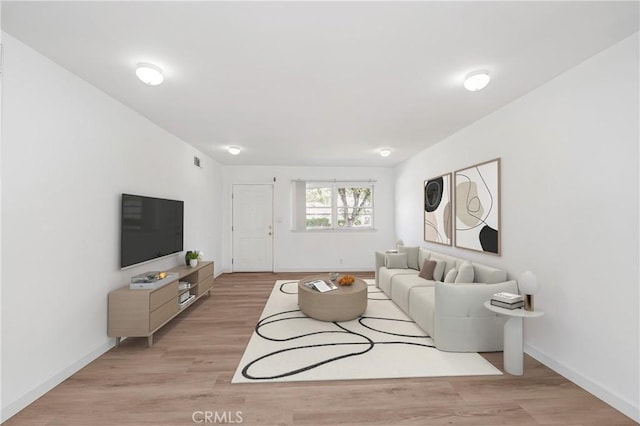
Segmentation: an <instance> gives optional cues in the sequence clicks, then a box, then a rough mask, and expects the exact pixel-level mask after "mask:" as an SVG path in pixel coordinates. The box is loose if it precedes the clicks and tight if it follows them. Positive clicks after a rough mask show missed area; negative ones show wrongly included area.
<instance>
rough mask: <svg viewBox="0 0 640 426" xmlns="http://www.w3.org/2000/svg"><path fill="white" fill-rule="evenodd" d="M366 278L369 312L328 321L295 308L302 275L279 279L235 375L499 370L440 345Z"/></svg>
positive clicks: (323, 376) (270, 377) (296, 377)
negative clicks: (293, 278)
mask: <svg viewBox="0 0 640 426" xmlns="http://www.w3.org/2000/svg"><path fill="white" fill-rule="evenodd" d="M367 281H368V282H369V287H368V289H369V303H368V307H367V311H366V312H365V315H363V316H362V317H360V318H358V319H355V320H352V321H345V322H339V323H337V322H324V321H317V320H314V319H311V318H308V317H306V316H305V315H304V314H303V313H302V312H300V310H299V309H298V303H297V302H298V296H297V294H298V293H297V290H298V288H297V281H284V280H280V281H277V282H276V285H275V286H274V289H273V291H272V293H271V296H270V297H269V300H268V301H267V303H266V305H265V308H264V311H263V313H262V315H261V319H260V320H259V321H258V324H256V327H255V331H254V334H253V335H252V337H251V340H250V341H249V344H248V345H247V349H246V350H245V353H244V355H243V357H242V360H241V362H240V365H239V366H238V369H237V371H236V373H235V375H234V377H233V380H232V383H247V382H251V383H256V382H268V381H304V380H345V379H372V378H391V377H434V376H455V375H486V374H501V373H500V371H499V370H497V369H496V368H495V367H493V366H492V365H491V364H489V363H488V362H487V361H486V360H485V359H484V358H482V357H481V356H479V355H478V354H475V353H450V352H441V351H439V350H437V349H435V347H434V346H433V340H432V339H431V338H430V337H429V336H427V335H426V334H425V333H424V331H423V330H422V329H421V328H420V327H418V326H417V325H416V324H415V323H414V322H413V321H412V320H411V319H410V318H408V317H407V316H406V315H405V314H404V313H403V312H402V311H401V310H400V309H399V308H398V307H397V306H396V305H395V303H393V302H392V301H391V300H389V299H388V298H387V296H386V295H385V294H384V293H382V292H381V291H380V290H379V289H377V288H376V287H375V286H374V285H373V284H372V280H367Z"/></svg>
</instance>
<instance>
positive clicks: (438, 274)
mask: <svg viewBox="0 0 640 426" xmlns="http://www.w3.org/2000/svg"><path fill="white" fill-rule="evenodd" d="M435 262H436V268H435V269H434V270H433V279H434V280H435V281H442V279H443V278H444V269H445V268H446V267H447V262H445V261H444V260H436V261H435Z"/></svg>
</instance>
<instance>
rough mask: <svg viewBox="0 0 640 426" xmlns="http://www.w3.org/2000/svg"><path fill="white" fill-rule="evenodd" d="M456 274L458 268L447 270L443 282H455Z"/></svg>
mask: <svg viewBox="0 0 640 426" xmlns="http://www.w3.org/2000/svg"><path fill="white" fill-rule="evenodd" d="M456 275H458V270H457V269H456V268H453V269H452V270H450V271H449V272H447V276H446V277H444V282H445V283H453V282H455V281H456Z"/></svg>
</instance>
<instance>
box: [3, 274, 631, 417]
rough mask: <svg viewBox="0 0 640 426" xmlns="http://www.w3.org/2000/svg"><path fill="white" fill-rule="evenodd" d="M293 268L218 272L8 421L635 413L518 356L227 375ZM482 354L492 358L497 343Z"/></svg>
mask: <svg viewBox="0 0 640 426" xmlns="http://www.w3.org/2000/svg"><path fill="white" fill-rule="evenodd" d="M300 276H301V274H290V273H288V274H284V273H281V274H271V273H258V274H224V275H221V276H220V277H218V278H217V279H216V281H215V284H214V289H213V294H212V296H211V297H209V298H207V297H204V298H202V299H201V300H200V301H198V302H196V304H194V306H191V307H190V308H188V310H187V311H185V312H183V313H182V314H181V315H180V316H179V317H177V318H176V319H174V320H173V321H172V322H171V323H170V324H168V325H167V326H166V327H165V328H164V329H162V330H161V331H160V332H158V333H157V334H156V336H155V343H154V346H153V347H152V348H150V349H148V348H147V347H146V339H128V340H125V341H124V342H123V343H122V344H121V346H120V347H119V348H117V349H112V350H111V351H109V352H107V353H106V354H104V355H103V356H101V357H100V358H99V359H97V360H95V361H94V362H92V363H91V364H90V365H88V366H87V367H85V368H83V369H82V370H81V371H79V372H78V373H76V374H75V375H73V376H72V377H70V378H69V379H67V380H66V381H65V382H64V383H62V384H60V385H59V386H58V387H56V388H55V389H53V390H52V391H51V392H49V393H47V394H46V395H44V396H43V397H42V398H40V399H39V400H37V401H36V402H34V403H33V404H32V405H30V406H29V407H27V408H26V409H24V410H23V411H21V412H20V413H18V414H17V415H15V416H14V417H13V418H11V419H9V420H8V421H7V422H6V424H7V425H189V424H195V423H194V419H195V420H196V422H200V423H201V424H207V423H203V414H201V413H203V412H210V415H211V416H212V417H210V422H209V423H208V424H214V423H213V422H214V421H216V422H217V424H220V423H221V422H222V421H223V420H225V421H226V422H227V423H236V424H237V423H240V422H241V421H242V423H243V424H248V425H276V424H277V425H336V424H340V425H369V424H379V425H395V424H403V425H404V424H414V425H425V424H464V425H499V424H503V425H516V424H517V425H526V424H556V425H616V424H617V425H623V424H635V423H634V422H633V421H632V420H631V419H629V418H627V417H625V416H624V415H622V414H620V413H619V412H618V411H616V410H614V409H613V408H611V407H609V406H608V405H606V404H605V403H603V402H601V401H600V400H598V399H597V398H595V397H594V396H591V395H590V394H588V393H587V392H585V391H583V390H582V389H581V388H579V387H578V386H576V385H574V384H573V383H571V382H569V381H568V380H566V379H564V378H563V377H561V376H559V375H558V374H555V373H554V372H553V371H551V370H549V369H548V368H546V367H545V366H543V365H541V364H540V363H538V362H537V361H535V360H533V359H532V358H530V357H528V356H525V374H524V376H522V377H514V376H510V375H506V374H505V375H503V376H482V377H452V378H446V377H445V378H415V379H393V380H392V379H385V380H354V381H332V382H293V383H277V384H268V383H262V384H231V383H230V381H231V377H232V376H233V374H234V371H235V369H236V367H237V365H238V362H239V361H240V358H241V356H242V354H243V352H244V348H245V345H246V344H247V342H248V341H249V337H250V336H251V333H252V331H253V327H254V326H255V324H256V321H257V320H258V319H259V316H260V313H261V312H262V308H263V306H264V304H265V302H266V300H267V298H268V296H269V293H270V291H271V288H272V287H273V283H274V282H275V280H276V279H295V278H299V277H300ZM358 276H360V277H362V278H372V274H362V273H359V274H358ZM484 356H485V357H486V358H487V359H488V360H489V361H490V362H491V363H493V364H494V365H495V366H496V367H498V368H500V369H502V353H488V354H484ZM194 412H195V418H194V417H193V416H194ZM216 415H217V416H218V417H217V418H216V417H215V416H216Z"/></svg>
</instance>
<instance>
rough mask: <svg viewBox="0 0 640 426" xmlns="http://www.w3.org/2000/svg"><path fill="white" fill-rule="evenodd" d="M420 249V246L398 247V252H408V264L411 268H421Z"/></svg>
mask: <svg viewBox="0 0 640 426" xmlns="http://www.w3.org/2000/svg"><path fill="white" fill-rule="evenodd" d="M419 249H420V247H407V246H400V247H398V253H406V254H407V266H408V267H409V268H411V269H415V270H419V269H420V266H422V265H419V264H418V250H419Z"/></svg>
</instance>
